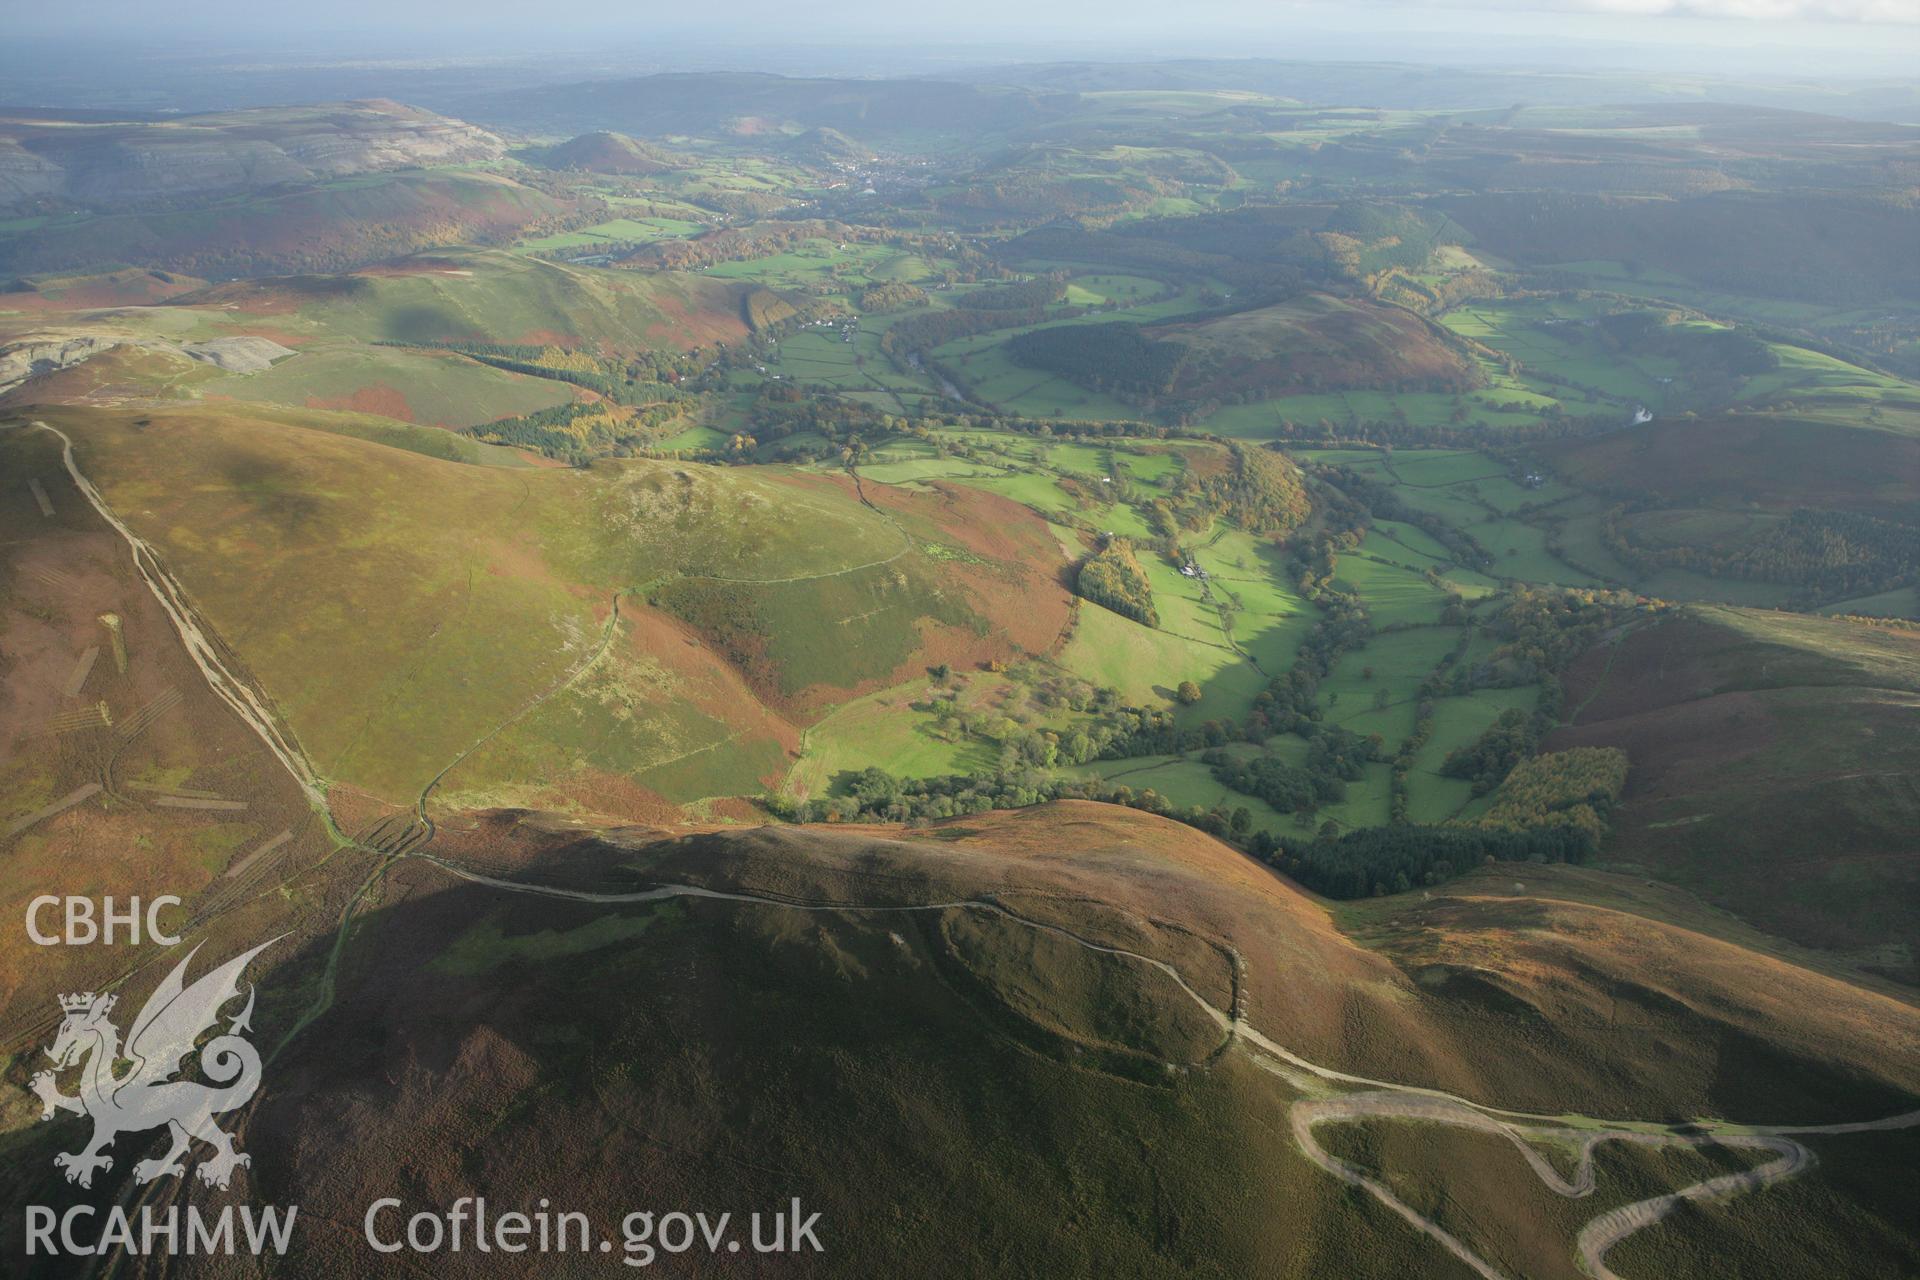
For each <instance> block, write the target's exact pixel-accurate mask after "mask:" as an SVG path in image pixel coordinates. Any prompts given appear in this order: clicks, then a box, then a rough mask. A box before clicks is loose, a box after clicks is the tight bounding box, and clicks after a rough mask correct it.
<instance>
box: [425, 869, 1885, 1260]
mask: <svg viewBox="0 0 1920 1280" xmlns="http://www.w3.org/2000/svg"><path fill="white" fill-rule="evenodd" d="M409 856H413V857H418V858H421V859H423V860H424V861H427V862H431V863H432V864H433V865H434V866H436V867H438V868H440V869H441V870H443V871H445V872H447V873H448V874H449V875H452V876H455V877H458V878H459V879H462V880H466V881H469V882H471V883H474V884H479V885H485V886H487V887H489V888H493V889H499V890H502V891H505V892H508V893H523V894H531V895H534V896H538V897H547V898H563V899H567V900H569V901H573V902H587V903H604V904H607V905H632V904H637V903H646V902H662V901H666V900H668V899H671V898H703V899H709V900H712V901H719V902H742V903H750V904H753V905H756V906H766V907H780V908H785V909H788V910H794V911H860V912H871V913H880V912H915V911H981V912H987V913H990V914H993V915H997V916H1000V917H1002V918H1003V919H1007V920H1010V921H1013V922H1014V923H1016V924H1020V925H1023V926H1025V927H1027V928H1030V929H1036V930H1040V931H1042V932H1046V933H1051V934H1054V935H1056V936H1059V937H1063V938H1066V939H1068V940H1069V941H1072V942H1074V943H1076V944H1078V945H1080V946H1082V947H1085V948H1087V949H1088V950H1091V951H1096V952H1100V953H1102V954H1104V955H1111V956H1118V957H1121V958H1122V959H1126V960H1131V961H1134V962H1136V963H1139V964H1143V965H1147V966H1149V967H1151V968H1153V969H1156V970H1158V971H1159V972H1161V973H1163V974H1165V975H1167V976H1168V977H1169V978H1171V979H1172V980H1173V982H1174V984H1175V985H1176V986H1178V987H1179V988H1180V990H1181V991H1183V992H1185V993H1186V995H1187V997H1188V998H1189V999H1191V1000H1192V1001H1193V1002H1194V1003H1195V1004H1197V1005H1198V1006H1199V1007H1200V1008H1201V1010H1202V1011H1203V1012H1205V1013H1206V1014H1207V1016H1208V1017H1210V1018H1211V1019H1212V1020H1213V1021H1214V1023H1215V1024H1216V1025H1217V1026H1219V1027H1220V1028H1221V1030H1222V1031H1223V1032H1224V1033H1225V1035H1226V1037H1227V1042H1228V1044H1229V1046H1235V1045H1237V1046H1238V1047H1240V1048H1241V1049H1242V1050H1243V1051H1245V1052H1246V1053H1247V1054H1248V1055H1249V1056H1250V1057H1251V1058H1252V1059H1253V1061H1254V1063H1255V1064H1256V1065H1257V1066H1259V1067H1261V1068H1262V1069H1264V1070H1266V1071H1268V1072H1270V1073H1272V1074H1275V1075H1278V1076H1280V1077H1282V1078H1283V1079H1288V1080H1289V1082H1290V1083H1292V1084H1293V1085H1294V1087H1295V1088H1298V1087H1299V1082H1298V1080H1297V1079H1294V1078H1293V1077H1292V1073H1291V1072H1289V1071H1287V1070H1286V1068H1287V1067H1292V1068H1296V1069H1298V1070H1299V1071H1304V1072H1306V1073H1308V1074H1310V1075H1313V1076H1316V1077H1318V1078H1319V1079H1321V1080H1325V1081H1327V1082H1329V1083H1333V1084H1340V1085H1351V1086H1357V1087H1359V1088H1362V1089H1364V1090H1367V1092H1361V1093H1348V1094H1343V1095H1340V1096H1336V1097H1330V1098H1305V1099H1301V1100H1300V1101H1297V1102H1295V1103H1293V1104H1292V1107H1291V1116H1292V1128H1293V1138H1294V1142H1295V1144H1296V1145H1297V1146H1298V1147H1299V1149H1300V1151H1301V1154H1303V1155H1304V1156H1305V1157H1306V1158H1307V1159H1308V1160H1310V1161H1312V1162H1313V1163H1314V1164H1315V1165H1317V1166H1319V1167H1320V1168H1321V1169H1323V1170H1325V1171H1326V1172H1328V1173H1330V1174H1332V1175H1333V1176H1334V1177H1337V1178H1339V1179H1340V1180H1341V1181H1343V1182H1346V1183H1348V1184H1350V1185H1353V1186H1357V1187H1360V1188H1362V1189H1363V1190H1365V1191H1366V1192H1367V1193H1368V1194H1369V1195H1371V1196H1373V1197H1374V1198H1375V1199H1376V1200H1379V1201H1380V1202H1381V1204H1383V1205H1384V1206H1386V1207H1387V1208H1388V1209H1389V1210H1391V1211H1392V1212H1393V1213H1395V1214H1396V1215H1398V1216H1399V1217H1401V1218H1402V1219H1404V1220H1405V1221H1406V1222H1407V1223H1408V1224H1409V1225H1411V1226H1413V1227H1414V1228H1415V1229H1416V1230H1418V1231H1420V1232H1421V1233H1423V1234H1424V1235H1426V1236H1428V1237H1429V1238H1431V1239H1433V1240H1434V1241H1435V1242H1436V1243H1438V1244H1439V1245H1440V1246H1441V1247H1442V1248H1444V1249H1446V1250H1447V1251H1448V1252H1449V1253H1451V1254H1452V1255H1453V1256H1454V1257H1455V1258H1457V1259H1459V1260H1460V1261H1461V1262H1462V1263H1464V1264H1465V1265H1467V1266H1468V1267H1470V1268H1471V1269H1472V1270H1473V1271H1474V1272H1475V1273H1476V1274H1477V1275H1479V1276H1481V1277H1483V1280H1508V1278H1507V1277H1506V1276H1505V1275H1504V1274H1503V1273H1502V1272H1500V1271H1499V1270H1497V1269H1496V1268H1495V1267H1493V1266H1492V1265H1491V1264H1489V1263H1488V1262H1487V1261H1486V1260H1485V1259H1484V1258H1482V1257H1480V1256H1479V1254H1477V1253H1475V1252H1474V1251H1473V1250H1472V1249H1471V1248H1469V1247H1468V1246H1467V1245H1466V1244H1465V1243H1463V1242H1462V1241H1460V1240H1459V1239H1458V1238H1457V1237H1455V1236H1454V1235H1452V1234H1451V1233H1449V1232H1448V1231H1447V1230H1446V1229H1445V1228H1444V1227H1442V1226H1440V1224H1438V1223H1437V1222H1435V1221H1433V1220H1432V1219H1431V1218H1428V1217H1426V1216H1425V1215H1424V1214H1421V1213H1420V1212H1419V1211H1417V1210H1415V1209H1414V1208H1412V1207H1411V1206H1410V1205H1408V1204H1406V1203H1405V1202H1404V1201H1402V1200H1401V1199H1400V1198H1399V1197H1398V1196H1396V1195H1395V1194H1394V1193H1393V1191H1392V1189H1391V1188H1389V1187H1388V1186H1387V1185H1386V1184H1385V1183H1383V1182H1381V1181H1379V1180H1377V1179H1375V1178H1372V1177H1369V1176H1368V1175H1367V1174H1366V1173H1364V1172H1363V1171H1361V1170H1360V1169H1358V1168H1356V1167H1354V1166H1353V1165H1350V1164H1348V1163H1347V1162H1346V1161H1344V1160H1340V1159H1339V1158H1337V1157H1335V1156H1333V1155H1332V1154H1331V1153H1329V1152H1328V1151H1326V1149H1325V1148H1323V1147H1321V1146H1320V1144H1319V1143H1318V1142H1317V1141H1316V1140H1315V1138H1314V1136H1313V1129H1314V1127H1315V1126H1317V1125H1320V1124H1329V1123H1337V1122H1340V1121H1353V1120H1361V1119H1369V1118H1375V1117H1379V1118H1389V1119H1400V1120H1413V1121H1428V1122H1435V1123H1440V1124H1450V1125H1455V1126H1459V1127H1463V1128H1469V1129H1474V1130H1477V1131H1480V1132H1487V1133H1496V1134H1499V1135H1501V1136H1504V1137H1506V1138H1507V1139H1508V1140H1509V1141H1511V1142H1512V1143H1513V1144H1514V1145H1515V1146H1516V1147H1517V1148H1518V1149H1519V1151H1520V1152H1521V1155H1522V1157H1523V1158H1524V1159H1525V1160H1526V1162H1527V1165H1528V1167H1529V1168H1531V1169H1532V1170H1533V1171H1534V1173H1535V1175H1536V1176H1538V1177H1539V1178H1540V1180H1541V1181H1542V1182H1543V1183H1545V1184H1546V1185H1547V1186H1548V1187H1549V1188H1551V1189H1552V1190H1553V1191H1555V1192H1556V1193H1557V1194H1559V1195H1563V1196H1567V1197H1569V1198H1574V1199H1578V1198H1581V1197H1585V1196H1587V1195H1591V1194H1592V1192H1593V1190H1594V1185H1595V1175H1594V1167H1593V1166H1594V1149H1595V1148H1596V1147H1598V1146H1599V1144H1601V1143H1603V1142H1632V1143H1638V1144H1643V1145H1649V1146H1694V1147H1701V1146H1711V1145H1721V1146H1729V1147H1744V1148H1755V1149H1760V1150H1766V1151H1772V1152H1774V1153H1776V1156H1777V1158H1776V1159H1774V1160H1770V1161H1768V1162H1767V1163H1765V1164H1762V1165H1759V1166H1756V1167H1754V1168H1752V1169H1745V1170H1741V1171H1738V1172H1735V1173H1729V1174H1722V1175H1720V1176H1717V1177H1714V1178H1709V1179H1706V1180H1705V1181H1702V1182H1698V1183H1695V1184H1693V1185H1692V1186H1688V1187H1683V1188H1681V1189H1679V1190H1678V1191H1674V1192H1671V1193H1668V1194H1666V1195H1660V1196H1654V1197H1651V1198H1649V1199H1646V1200H1641V1201H1638V1202H1636V1203H1634V1204H1629V1205H1624V1206H1622V1207H1620V1208H1617V1209H1613V1210H1610V1211H1608V1212H1606V1213H1603V1214H1601V1215H1599V1216H1598V1217H1596V1218H1594V1219H1593V1220H1592V1221H1590V1222H1588V1223H1587V1224H1586V1226H1584V1227H1583V1228H1582V1229H1581V1231H1580V1235H1579V1238H1578V1239H1577V1241H1576V1242H1575V1249H1576V1252H1577V1255H1578V1257H1579V1259H1580V1263H1581V1266H1582V1267H1583V1268H1584V1269H1585V1270H1586V1271H1587V1272H1588V1273H1589V1274H1590V1275H1592V1276H1594V1277H1595V1280H1622V1277H1620V1276H1618V1275H1617V1274H1616V1273H1615V1272H1613V1271H1611V1270H1609V1269H1608V1268H1607V1266H1606V1263H1605V1255H1606V1253H1607V1251H1608V1250H1609V1249H1611V1248H1612V1247H1613V1246H1614V1245H1616V1244H1618V1243H1619V1242H1620V1241H1622V1240H1624V1239H1626V1238H1627V1237H1628V1236H1630V1235H1632V1234H1634V1233H1635V1232H1637V1231H1640V1230H1643V1229H1645V1228H1646V1227H1649V1226H1652V1225H1653V1224H1655V1223H1657V1222H1659V1221H1660V1220H1661V1219H1662V1218H1664V1217H1666V1216H1667V1215H1668V1214H1669V1213H1671V1212H1673V1210H1674V1209H1675V1208H1677V1207H1678V1206H1679V1205H1680V1204H1682V1203H1683V1202H1685V1201H1689V1200H1708V1199H1714V1198H1721V1197H1726V1196H1732V1195H1738V1194H1740V1193H1741V1192H1745V1191H1752V1190H1757V1189H1759V1188H1761V1187H1765V1186H1770V1185H1772V1184H1773V1183H1776V1182H1780V1181H1784V1180H1785V1179H1787V1178H1791V1177H1793V1176H1794V1175H1795V1174H1797V1173H1800V1172H1802V1171H1803V1170H1805V1169H1807V1168H1808V1167H1810V1166H1811V1165H1812V1164H1813V1161H1814V1157H1813V1153H1812V1152H1811V1151H1810V1150H1808V1149H1807V1148H1806V1147H1805V1146H1804V1145H1802V1144H1801V1143H1798V1142H1795V1141H1793V1137H1792V1135H1796V1134H1798V1135H1809V1134H1845V1133H1866V1132H1869V1131H1875V1130H1886V1129H1905V1128H1913V1127H1915V1126H1920V1111H1909V1112H1905V1113H1902V1114H1900V1115H1895V1116H1887V1117H1884V1118H1882V1119H1878V1120H1863V1121H1854V1122H1850V1123H1846V1124H1837V1125H1815V1126H1806V1125H1802V1126H1791V1125H1740V1124H1731V1123H1718V1122H1710V1123H1703V1124H1700V1125H1695V1126H1691V1127H1690V1129H1689V1131H1688V1132H1685V1133H1676V1132H1674V1131H1673V1127H1672V1126H1671V1125H1669V1124H1666V1123H1663V1122H1660V1121H1652V1120H1603V1119H1597V1118H1594V1117H1590V1116H1585V1115H1580V1114H1578V1113H1573V1112H1569V1113H1567V1114H1564V1115H1558V1116H1548V1115H1540V1114H1536V1113H1532V1112H1525V1111H1509V1110H1504V1109H1502V1108H1498V1107H1491V1106H1487V1105H1486V1104H1484V1103H1478V1102H1474V1101H1472V1100H1471V1099H1468V1098H1462V1097H1459V1096H1457V1095H1455V1094H1451V1093H1448V1092H1446V1091H1445V1090H1442V1089H1429V1088H1424V1087H1421V1086H1418V1085H1405V1084H1398V1083H1395V1082H1392V1081H1387V1080H1375V1079H1371V1078H1369V1077H1367V1076H1359V1075H1354V1074H1352V1073H1350V1072H1345V1071H1338V1070H1335V1069H1334V1068H1332V1067H1325V1066H1322V1065H1320V1064H1319V1063H1316V1062H1313V1061H1310V1060H1309V1059H1307V1058H1303V1057H1301V1056H1300V1055H1299V1054H1297V1053H1295V1052H1293V1051H1292V1050H1290V1049H1288V1048H1287V1047H1286V1046H1284V1045H1282V1044H1280V1043H1278V1042H1277V1041H1275V1040H1273V1039H1271V1038H1269V1037H1268V1036H1266V1035H1263V1034H1262V1033H1261V1032H1260V1031H1258V1030H1257V1029H1255V1028H1254V1027H1253V1026H1252V1025H1251V1024H1250V1023H1249V1022H1248V1021H1247V1019H1246V1016H1245V1014H1244V1013H1243V1012H1240V1011H1227V1010H1222V1009H1219V1008H1216V1007H1215V1006H1214V1005H1213V1004H1212V1003H1211V1002H1210V1001H1208V1000H1207V999H1206V998H1205V997H1204V996H1202V995H1201V994H1200V993H1199V992H1198V991H1196V990H1195V989H1194V988H1193V987H1192V986H1191V985H1190V984H1189V983H1188V982H1187V980H1186V978H1185V977H1184V976H1182V975H1181V973H1180V971H1179V970H1178V969H1177V968H1175V967H1174V966H1173V965H1172V964H1170V963H1168V962H1167V961H1165V960H1161V959H1158V958H1156V957H1154V956H1148V955H1142V954H1140V953H1139V952H1137V951H1128V950H1126V949H1124V948H1121V947H1111V946H1107V945H1105V944H1103V943H1099V942H1095V941H1093V940H1092V939H1090V938H1086V937H1083V936H1081V935H1080V934H1077V933H1074V932H1073V931H1072V930H1069V929H1063V928H1061V927H1060V926H1058V925H1052V924H1046V923H1043V922H1040V921H1036V920H1029V919H1027V918H1026V917H1024V916H1022V915H1020V914H1018V913H1017V912H1014V911H1011V910H1009V909H1008V908H1007V907H1005V906H1004V905H1002V904H1001V903H999V902H996V901H994V900H993V899H992V898H958V899H953V900H950V901H944V902H928V903H909V904H884V905H873V906H870V905H867V904H863V903H858V902H817V901H805V900H800V899H794V898H783V897H778V896H774V895H770V894H763V893H748V892H742V891H738V890H724V889H709V888H706V887H704V886H701V885H691V884H663V885H657V886H655V887H654V888H651V889H643V890H637V891H634V892H629V893H597V892H593V891H590V890H585V889H564V888H559V887H557V886H551V885H539V884H527V883H523V882H521V881H516V880H505V879H501V878H499V877H497V876H489V875H484V874H482V873H480V872H477V871H472V870H469V869H468V868H466V867H463V866H461V865H459V864H458V863H455V862H451V861H448V860H446V859H443V858H437V857H433V856H430V855H426V854H414V855H409ZM1228 950H1229V951H1230V952H1231V953H1232V955H1233V963H1234V969H1235V972H1237V973H1244V972H1245V971H1246V960H1245V958H1244V957H1243V956H1242V955H1241V954H1240V953H1239V951H1238V950H1237V949H1234V948H1232V947H1229V948H1228ZM1533 1141H1557V1142H1563V1143H1572V1144H1573V1145H1574V1146H1575V1147H1576V1149H1577V1150H1578V1152H1579V1166H1578V1168H1577V1169H1576V1171H1575V1174H1574V1176H1573V1177H1572V1178H1571V1179H1569V1178H1566V1177H1563V1176H1562V1175H1561V1174H1560V1173H1559V1171H1558V1170H1556V1169H1554V1167H1553V1166H1552V1165H1551V1164H1550V1163H1548V1162H1547V1160H1546V1159H1545V1158H1544V1157H1543V1156H1541V1155H1540V1153H1539V1152H1538V1151H1537V1150H1535V1149H1534V1147H1533V1146H1532V1145H1531V1143H1532V1142H1533Z"/></svg>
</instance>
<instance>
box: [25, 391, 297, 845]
mask: <svg viewBox="0 0 1920 1280" xmlns="http://www.w3.org/2000/svg"><path fill="white" fill-rule="evenodd" d="M33 426H34V427H35V428H37V429H39V430H41V431H46V432H51V433H52V434H53V435H56V436H59V437H60V460H61V462H63V463H64V464H65V465H66V468H67V474H68V475H69V476H70V477H72V479H73V483H74V487H75V488H77V489H79V490H80V492H81V494H82V495H83V496H84V497H85V498H86V500H87V501H88V502H90V503H92V504H93V509H94V510H95V511H97V512H99V513H100V518H101V519H102V520H105V521H106V522H107V523H108V524H109V525H111V526H112V527H113V529H114V531H115V532H117V533H118V534H119V535H120V536H121V537H123V538H125V539H126V540H127V545H128V546H129V547H130V548H131V549H132V551H133V567H134V568H135V569H136V570H137V571H138V572H139V574H140V580H141V581H142V582H144V583H146V584H147V590H149V591H151V592H152V593H153V598H154V599H155V600H158V601H159V602H160V608H161V609H162V610H163V611H165V613H166V615H167V620H168V621H169V622H171V623H172V624H173V629H174V630H175V631H176V632H178V633H179V636H180V643H181V644H183V645H185V646H186V649H187V656H188V657H190V658H192V659H193V665H194V666H196V667H198V668H199V669H200V674H201V675H202V676H203V677H205V678H206V681H207V685H208V687H209V688H211V689H212V690H213V692H214V693H215V694H216V695H217V696H218V697H219V698H220V700H221V701H222V702H224V703H226V704H227V705H228V706H229V707H232V708H233V711H234V714H236V715H238V716H239V717H240V719H241V721H242V722H243V723H244V724H245V725H246V726H247V727H248V728H249V729H251V730H253V731H254V733H255V734H257V735H258V736H259V738H260V740H261V741H262V742H264V743H266V744H267V750H268V751H270V752H272V753H273V758H274V759H276V760H278V761H279V762H280V763H281V764H282V765H283V766H284V767H285V768H286V770H287V772H288V773H290V774H292V775H293V780H294V781H295V782H297V783H298V784H299V785H300V790H301V792H302V793H303V794H304V795H305V796H306V797H307V802H308V803H309V804H311V805H313V807H314V808H315V809H317V810H319V811H320V812H321V813H323V814H324V813H326V812H327V800H326V796H325V794H324V793H323V791H322V788H321V784H320V778H319V776H318V775H317V774H316V773H315V772H314V769H313V766H312V764H310V763H309V762H308V760H307V758H306V756H305V755H304V754H303V753H302V752H301V750H300V748H299V747H298V746H297V745H296V744H295V743H294V741H293V739H291V738H289V737H288V736H287V735H286V734H284V733H282V732H281V730H280V726H279V723H278V722H277V721H276V719H275V717H274V714H273V712H272V711H271V710H270V709H269V708H268V707H267V704H266V702H265V700H264V699H262V698H261V697H260V695H259V694H257V693H255V692H254V690H253V687H252V686H251V685H249V684H248V683H247V682H246V681H245V680H243V679H241V678H240V676H239V675H238V674H236V673H235V672H234V671H233V670H232V668H230V667H229V666H228V665H227V663H226V659H225V658H223V657H222V656H221V654H220V650H219V648H218V646H216V645H215V644H214V643H213V641H212V640H211V639H210V638H209V637H208V635H207V633H206V632H205V631H204V630H202V629H201V626H200V622H199V619H198V617H197V615H196V614H195V612H194V608H193V605H192V604H191V603H189V602H188V600H187V593H186V590H185V589H184V588H183V587H181V585H180V584H179V582H178V581H176V580H175V579H174V577H173V575H172V574H170V573H168V572H167V570H166V568H165V567H164V566H163V565H162V564H161V563H160V556H159V554H158V553H157V552H155V551H154V549H153V548H152V547H151V546H149V545H148V544H147V542H146V541H145V540H144V539H142V538H141V537H140V535H138V534H136V533H135V532H134V531H133V530H131V529H129V528H128V527H127V526H126V525H125V524H123V523H122V522H121V520H120V517H118V516H116V515H114V514H113V508H111V507H109V506H108V505H107V503H106V499H104V498H102V497H101V496H100V491H99V490H98V489H95V488H94V487H93V482H92V481H90V480H88V479H87V478H86V476H84V475H82V474H81V472H80V467H79V465H78V464H77V463H75V462H74V459H73V441H72V440H71V439H70V438H69V437H68V435H67V433H66V432H64V431H62V430H60V428H58V427H54V426H49V425H48V424H46V423H44V422H35V423H34V424H33Z"/></svg>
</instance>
